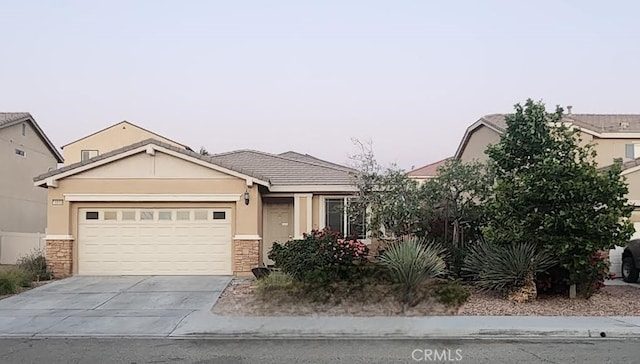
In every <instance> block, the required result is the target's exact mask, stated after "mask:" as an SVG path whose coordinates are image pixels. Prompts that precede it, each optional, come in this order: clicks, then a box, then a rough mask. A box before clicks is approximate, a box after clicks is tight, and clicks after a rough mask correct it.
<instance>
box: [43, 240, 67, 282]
mask: <svg viewBox="0 0 640 364" xmlns="http://www.w3.org/2000/svg"><path fill="white" fill-rule="evenodd" d="M45 258H46V260H47V267H48V268H49V270H50V271H51V272H52V273H53V276H54V277H55V278H64V277H68V276H70V275H71V274H72V272H73V239H47V245H46V250H45Z"/></svg>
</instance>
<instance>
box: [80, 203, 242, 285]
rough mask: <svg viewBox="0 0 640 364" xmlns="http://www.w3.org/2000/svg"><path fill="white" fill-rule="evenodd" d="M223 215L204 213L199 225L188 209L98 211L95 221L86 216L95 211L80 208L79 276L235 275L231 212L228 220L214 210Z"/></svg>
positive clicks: (211, 212) (227, 212)
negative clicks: (219, 216)
mask: <svg viewBox="0 0 640 364" xmlns="http://www.w3.org/2000/svg"><path fill="white" fill-rule="evenodd" d="M221 210H224V209H210V210H206V212H207V213H206V214H204V213H202V212H201V211H205V210H204V209H199V210H198V211H200V213H199V214H198V218H199V220H195V216H196V214H195V213H194V212H193V210H189V209H184V210H181V209H173V210H168V209H163V210H160V211H162V213H160V211H159V210H157V209H156V210H154V209H120V210H118V211H115V212H109V211H107V210H104V211H103V210H99V209H98V211H100V213H99V214H98V216H99V217H98V218H97V219H96V218H95V217H96V214H95V213H94V214H91V216H92V218H93V220H88V219H86V218H85V216H89V215H87V214H85V213H86V211H96V210H94V209H92V210H85V209H81V210H80V216H79V223H78V270H79V274H85V275H119V274H140V275H161V274H231V273H232V272H231V270H232V267H231V220H230V219H229V218H228V216H231V214H230V211H226V216H227V218H226V219H225V220H213V219H212V216H213V211H221ZM104 216H107V217H108V220H105V219H104ZM123 216H124V217H126V220H123ZM176 216H181V217H182V220H177V219H176ZM141 217H145V218H147V220H140V218H141ZM185 217H189V220H185ZM203 217H209V219H203ZM149 219H152V220H149Z"/></svg>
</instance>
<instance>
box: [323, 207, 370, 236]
mask: <svg viewBox="0 0 640 364" xmlns="http://www.w3.org/2000/svg"><path fill="white" fill-rule="evenodd" d="M324 201H325V206H324V207H325V226H327V227H329V228H330V229H331V230H333V231H339V232H340V233H342V235H343V236H345V237H355V238H358V239H365V238H366V237H367V236H366V220H365V219H366V214H365V213H364V211H363V212H362V213H358V214H356V215H355V216H354V215H353V212H352V211H350V210H349V209H348V204H349V198H348V197H345V198H327V199H325V200H324Z"/></svg>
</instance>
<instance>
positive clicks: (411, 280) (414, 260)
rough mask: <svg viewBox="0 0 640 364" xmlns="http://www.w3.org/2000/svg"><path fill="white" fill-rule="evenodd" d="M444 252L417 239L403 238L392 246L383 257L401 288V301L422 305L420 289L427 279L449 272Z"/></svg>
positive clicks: (382, 262) (385, 264) (383, 263)
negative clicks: (419, 295)
mask: <svg viewBox="0 0 640 364" xmlns="http://www.w3.org/2000/svg"><path fill="white" fill-rule="evenodd" d="M442 254H443V250H442V249H441V248H440V247H439V246H437V245H435V244H433V243H432V244H427V243H426V242H425V241H424V240H423V239H418V238H416V237H409V238H403V239H401V240H400V241H398V242H396V243H394V244H391V245H390V246H389V247H388V248H387V249H386V250H385V252H384V253H383V254H382V255H381V256H380V258H379V260H380V263H381V264H382V265H383V266H385V267H387V269H388V270H389V273H390V275H391V277H392V278H393V280H394V281H395V282H396V283H398V284H399V286H400V300H401V301H402V302H403V303H405V304H407V305H409V306H413V305H415V304H417V303H418V301H419V300H418V288H419V286H420V285H421V284H423V283H424V282H425V281H426V280H427V279H430V278H434V277H437V276H440V275H441V274H443V273H444V271H445V262H444V260H443V259H442V256H441V255H442Z"/></svg>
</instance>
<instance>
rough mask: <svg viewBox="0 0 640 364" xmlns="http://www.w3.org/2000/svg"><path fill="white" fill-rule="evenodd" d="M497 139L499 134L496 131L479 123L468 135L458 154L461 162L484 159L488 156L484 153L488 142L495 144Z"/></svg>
mask: <svg viewBox="0 0 640 364" xmlns="http://www.w3.org/2000/svg"><path fill="white" fill-rule="evenodd" d="M499 141H500V134H499V133H498V132H497V131H495V130H493V129H490V128H488V127H486V126H483V125H481V126H480V127H478V128H477V129H476V130H474V131H473V132H472V133H471V135H470V136H469V140H468V141H467V144H466V145H465V146H464V149H463V150H462V153H461V154H460V160H462V161H463V162H469V161H472V160H478V161H481V162H483V161H486V160H487V159H488V156H487V155H486V154H485V150H486V149H487V147H488V146H489V144H495V143H497V142H499Z"/></svg>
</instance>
